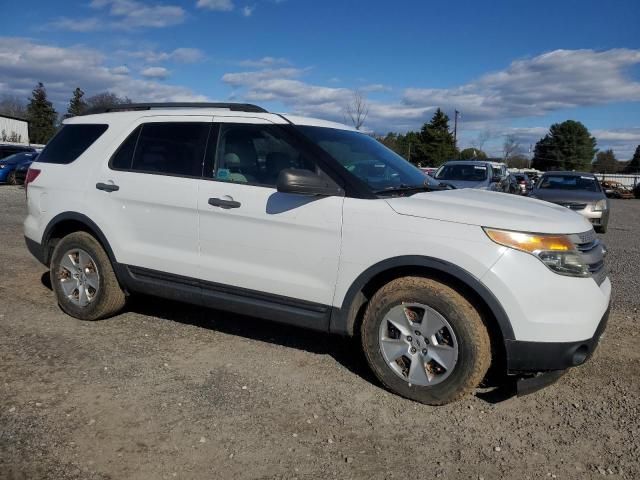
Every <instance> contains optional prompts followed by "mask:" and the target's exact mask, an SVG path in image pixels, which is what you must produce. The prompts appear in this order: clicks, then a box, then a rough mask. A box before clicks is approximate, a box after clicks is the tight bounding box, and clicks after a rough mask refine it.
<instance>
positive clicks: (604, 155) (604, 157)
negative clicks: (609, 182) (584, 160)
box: [591, 149, 619, 173]
mask: <svg viewBox="0 0 640 480" xmlns="http://www.w3.org/2000/svg"><path fill="white" fill-rule="evenodd" d="M618 168H619V163H618V160H617V159H616V155H615V153H613V150H611V149H609V150H605V151H604V152H598V154H597V155H596V160H595V161H594V162H593V165H592V168H591V170H592V171H593V172H594V173H616V172H617V171H618Z"/></svg>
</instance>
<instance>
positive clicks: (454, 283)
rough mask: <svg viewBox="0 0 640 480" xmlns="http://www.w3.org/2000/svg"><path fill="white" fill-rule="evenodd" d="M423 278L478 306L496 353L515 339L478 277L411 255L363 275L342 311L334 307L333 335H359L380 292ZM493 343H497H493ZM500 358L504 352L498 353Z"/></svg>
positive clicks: (496, 303)
mask: <svg viewBox="0 0 640 480" xmlns="http://www.w3.org/2000/svg"><path fill="white" fill-rule="evenodd" d="M404 276H422V277H427V278H433V279H435V280H439V281H442V282H443V283H446V284H447V285H449V286H451V287H452V288H454V289H455V290H457V291H458V292H459V293H461V294H462V295H464V296H465V298H467V299H468V300H469V301H470V302H471V303H472V304H473V305H474V306H476V307H477V308H478V309H479V311H480V314H481V316H482V317H483V319H484V320H485V323H486V324H487V328H488V329H489V334H490V336H491V337H492V339H495V340H496V342H495V344H496V345H495V347H496V349H500V350H502V351H503V350H504V341H505V340H513V339H515V336H514V333H513V328H512V327H511V322H510V321H509V317H508V316H507V314H506V312H505V310H504V308H503V307H502V305H501V304H500V302H499V301H498V299H497V298H496V297H495V295H493V293H492V292H491V291H490V290H489V289H488V288H487V287H486V286H485V285H484V284H483V283H482V282H481V281H480V280H479V279H478V278H477V277H475V276H474V275H472V274H471V273H469V272H468V271H466V270H464V269H463V268H461V267H458V266H457V265H454V264H452V263H450V262H447V261H445V260H441V259H438V258H433V257H425V256H416V255H408V256H401V257H395V258H390V259H387V260H383V261H382V262H379V263H377V264H375V265H373V266H371V267H369V268H368V269H366V270H365V271H364V272H362V273H361V274H360V275H359V276H358V277H357V278H356V280H355V281H354V282H353V283H352V284H351V286H350V287H349V289H348V290H347V293H346V295H345V297H344V300H343V302H342V306H341V307H334V309H333V311H332V315H331V322H330V331H331V332H334V333H339V334H343V335H348V336H353V335H355V334H356V333H357V331H358V328H359V322H360V321H361V320H362V316H363V314H364V308H365V306H366V304H367V302H368V301H369V299H370V298H371V297H372V296H373V294H374V293H375V292H376V291H378V289H379V288H380V287H381V286H382V285H384V284H386V283H388V282H389V281H391V280H394V279H396V278H399V277H404ZM492 343H493V342H492ZM497 353H498V354H500V352H497Z"/></svg>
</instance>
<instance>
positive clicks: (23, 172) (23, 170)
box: [14, 161, 33, 185]
mask: <svg viewBox="0 0 640 480" xmlns="http://www.w3.org/2000/svg"><path fill="white" fill-rule="evenodd" d="M32 163H33V161H28V162H24V163H21V164H20V165H18V166H17V167H16V170H15V175H14V176H15V179H16V185H24V179H25V178H27V171H29V167H30V166H31V164H32Z"/></svg>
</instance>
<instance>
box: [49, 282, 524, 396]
mask: <svg viewBox="0 0 640 480" xmlns="http://www.w3.org/2000/svg"><path fill="white" fill-rule="evenodd" d="M41 282H42V284H43V285H44V286H45V287H46V288H48V289H49V290H51V281H50V277H49V272H45V273H43V274H42V277H41ZM125 312H132V313H137V314H140V315H145V316H151V317H157V318H161V319H163V320H169V321H172V322H177V323H181V324H183V325H192V326H195V327H199V328H204V329H208V330H215V331H218V332H222V333H226V334H229V335H235V336H239V337H244V338H246V339H251V340H257V341H260V342H266V343H271V344H274V345H280V346H283V347H289V348H295V349H298V350H303V351H305V352H309V353H315V354H318V355H329V356H330V357H331V358H333V359H334V360H335V361H336V362H338V363H339V364H340V365H342V366H343V367H344V368H346V369H347V370H349V371H350V372H351V373H353V374H355V375H358V376H359V377H361V378H362V379H363V380H365V381H367V382H370V383H372V384H374V385H376V386H378V387H379V388H383V389H384V386H383V385H382V384H381V383H380V381H379V380H378V379H377V378H376V377H375V375H374V374H373V372H372V371H371V369H370V368H369V366H368V365H367V362H366V359H365V357H364V353H363V351H362V348H361V347H360V344H359V342H358V341H357V339H356V338H348V337H342V336H340V335H331V334H329V333H323V332H317V331H312V330H307V329H303V328H298V327H295V326H292V325H285V324H280V323H277V322H272V321H268V320H263V319H260V318H256V317H248V316H245V315H238V314H234V313H229V312H225V311H221V310H216V309H212V308H207V307H202V306H198V305H191V304H188V303H183V302H178V301H174V300H168V299H164V298H159V297H152V296H148V295H142V294H136V295H133V296H131V297H130V298H129V300H128V302H127V306H126V307H125ZM107 321H108V320H107ZM489 383H490V384H488V385H485V388H484V389H481V390H479V391H478V392H476V397H477V398H479V399H480V400H483V401H485V402H487V403H500V402H502V401H504V400H507V399H509V398H511V397H513V396H514V392H513V389H512V386H511V384H503V383H502V381H501V380H500V379H499V378H493V379H492V380H491V381H490V382H489Z"/></svg>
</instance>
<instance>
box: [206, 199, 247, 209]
mask: <svg viewBox="0 0 640 480" xmlns="http://www.w3.org/2000/svg"><path fill="white" fill-rule="evenodd" d="M229 198H231V197H229ZM209 205H212V206H214V207H220V208H225V209H226V208H238V207H240V202H236V201H235V200H233V199H231V200H227V199H224V198H210V199H209Z"/></svg>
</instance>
